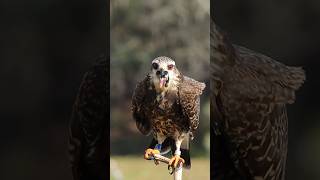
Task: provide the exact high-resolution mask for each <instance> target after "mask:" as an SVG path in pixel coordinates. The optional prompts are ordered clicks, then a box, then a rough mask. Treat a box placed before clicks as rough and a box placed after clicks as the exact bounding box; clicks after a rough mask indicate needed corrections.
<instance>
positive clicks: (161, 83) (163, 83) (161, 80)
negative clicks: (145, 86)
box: [160, 78, 167, 88]
mask: <svg viewBox="0 0 320 180" xmlns="http://www.w3.org/2000/svg"><path fill="white" fill-rule="evenodd" d="M166 81H167V79H166V78H160V88H162V87H163V86H164V85H165V83H166Z"/></svg>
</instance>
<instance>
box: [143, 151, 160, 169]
mask: <svg viewBox="0 0 320 180" xmlns="http://www.w3.org/2000/svg"><path fill="white" fill-rule="evenodd" d="M155 154H160V151H159V150H157V149H150V148H149V149H147V150H146V152H145V153H144V159H146V160H151V159H152V157H153V156H154V155H155ZM157 163H158V164H159V162H157ZM157 163H156V160H155V164H156V165H158V164H157Z"/></svg>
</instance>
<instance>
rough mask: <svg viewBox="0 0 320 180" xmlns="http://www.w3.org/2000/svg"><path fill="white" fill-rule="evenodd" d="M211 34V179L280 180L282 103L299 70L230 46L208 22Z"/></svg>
mask: <svg viewBox="0 0 320 180" xmlns="http://www.w3.org/2000/svg"><path fill="white" fill-rule="evenodd" d="M211 30H212V31H211V51H212V53H211V68H212V69H211V71H212V74H211V79H212V85H213V86H212V92H211V93H212V94H211V101H212V102H211V111H212V112H211V115H212V120H213V122H212V124H213V127H212V128H213V130H214V132H215V133H214V139H213V145H212V146H213V153H214V154H213V156H214V158H213V159H214V162H213V165H214V166H213V167H212V168H213V169H212V175H213V179H221V180H228V179H230V180H234V179H254V180H271V179H272V180H283V179H285V170H286V157H287V143H288V119H287V113H286V104H287V103H293V102H294V100H295V91H296V90H297V89H298V88H299V87H300V86H301V85H302V84H303V82H304V80H305V74H304V71H303V70H302V68H300V67H289V66H286V65H284V64H282V63H279V62H276V61H275V60H273V59H271V58H269V57H267V56H264V55H262V54H259V53H256V52H254V51H252V50H249V49H246V48H244V47H240V46H237V45H233V44H231V42H230V41H229V40H228V39H227V37H226V35H224V34H223V33H222V32H221V31H220V30H219V28H217V27H216V25H215V24H214V22H213V21H212V22H211ZM215 157H216V158H215Z"/></svg>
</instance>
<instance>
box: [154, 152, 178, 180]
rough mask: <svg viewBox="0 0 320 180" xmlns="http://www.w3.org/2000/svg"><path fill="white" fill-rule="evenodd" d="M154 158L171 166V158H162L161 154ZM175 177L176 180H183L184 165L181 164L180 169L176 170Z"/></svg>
mask: <svg viewBox="0 0 320 180" xmlns="http://www.w3.org/2000/svg"><path fill="white" fill-rule="evenodd" d="M153 158H154V160H157V161H159V162H163V163H166V164H169V161H170V159H169V158H167V157H165V156H162V155H160V154H155V155H154V156H153ZM173 177H174V180H182V163H179V164H178V167H177V168H175V169H174V171H173Z"/></svg>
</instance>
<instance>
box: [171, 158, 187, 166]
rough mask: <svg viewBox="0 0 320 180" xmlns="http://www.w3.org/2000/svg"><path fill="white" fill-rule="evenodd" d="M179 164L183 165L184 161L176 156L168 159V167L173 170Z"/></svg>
mask: <svg viewBox="0 0 320 180" xmlns="http://www.w3.org/2000/svg"><path fill="white" fill-rule="evenodd" d="M180 163H181V164H184V163H185V161H184V159H183V158H181V157H180V156H178V155H175V156H173V157H172V158H171V159H170V161H169V166H172V167H173V168H177V166H178V165H179V164H180Z"/></svg>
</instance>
